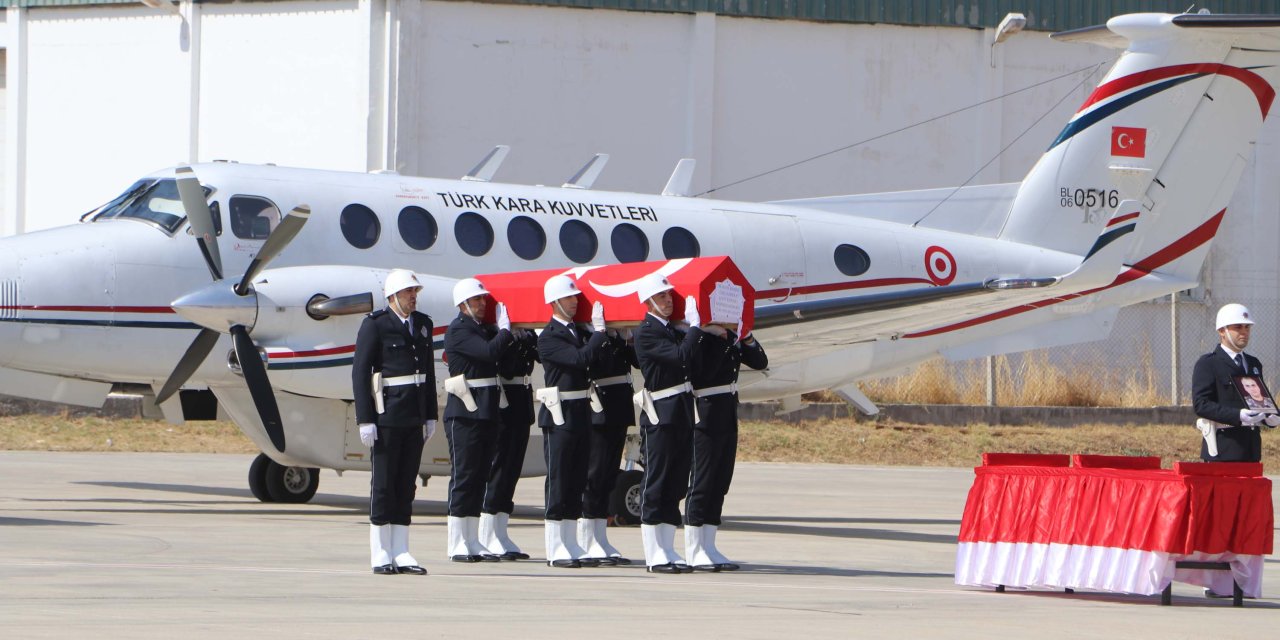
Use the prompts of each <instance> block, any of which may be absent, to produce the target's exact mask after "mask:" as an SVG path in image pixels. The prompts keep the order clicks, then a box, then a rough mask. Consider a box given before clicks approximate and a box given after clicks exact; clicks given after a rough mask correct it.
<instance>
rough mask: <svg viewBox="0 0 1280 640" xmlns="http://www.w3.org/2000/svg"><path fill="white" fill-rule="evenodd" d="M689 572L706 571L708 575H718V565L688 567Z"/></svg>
mask: <svg viewBox="0 0 1280 640" xmlns="http://www.w3.org/2000/svg"><path fill="white" fill-rule="evenodd" d="M689 570H690V571H707V572H709V573H719V571H720V565H718V564H695V565H690V566H689Z"/></svg>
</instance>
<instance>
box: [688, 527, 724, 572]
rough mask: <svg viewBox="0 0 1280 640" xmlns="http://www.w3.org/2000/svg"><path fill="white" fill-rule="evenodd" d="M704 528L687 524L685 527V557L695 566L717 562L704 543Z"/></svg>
mask: <svg viewBox="0 0 1280 640" xmlns="http://www.w3.org/2000/svg"><path fill="white" fill-rule="evenodd" d="M703 533H704V531H703V528H702V527H700V526H698V527H693V526H688V525H686V526H685V528H684V557H686V558H688V559H689V564H690V565H693V566H695V567H709V566H713V565H715V564H716V562H715V561H714V560H712V559H711V556H709V555H707V549H706V547H705V546H704V545H703Z"/></svg>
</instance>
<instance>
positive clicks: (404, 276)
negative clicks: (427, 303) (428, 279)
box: [382, 269, 422, 298]
mask: <svg viewBox="0 0 1280 640" xmlns="http://www.w3.org/2000/svg"><path fill="white" fill-rule="evenodd" d="M414 288H417V289H421V288H422V283H420V282H418V276H416V275H414V274H413V272H412V271H410V270H408V269H392V270H391V273H388V274H387V280H386V282H384V283H382V297H384V298H390V297H391V296H394V295H395V294H397V293H400V292H401V291H404V290H405V289H414Z"/></svg>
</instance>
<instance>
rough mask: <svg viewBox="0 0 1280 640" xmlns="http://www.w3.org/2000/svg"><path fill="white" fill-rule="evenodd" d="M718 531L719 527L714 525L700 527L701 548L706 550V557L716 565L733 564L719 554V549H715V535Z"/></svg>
mask: <svg viewBox="0 0 1280 640" xmlns="http://www.w3.org/2000/svg"><path fill="white" fill-rule="evenodd" d="M719 531H720V527H719V526H718V525H714V524H704V525H702V548H703V549H705V550H706V552H707V557H709V558H711V561H712V562H714V563H716V564H734V562H733V561H732V560H730V559H728V558H726V557H725V556H724V554H723V553H720V549H718V548H716V533H718V532H719Z"/></svg>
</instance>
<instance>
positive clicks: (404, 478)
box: [369, 426, 424, 526]
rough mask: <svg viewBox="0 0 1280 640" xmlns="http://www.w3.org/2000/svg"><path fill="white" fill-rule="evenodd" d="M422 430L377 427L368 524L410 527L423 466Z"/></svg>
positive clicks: (371, 458) (372, 458)
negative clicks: (420, 469) (419, 476)
mask: <svg viewBox="0 0 1280 640" xmlns="http://www.w3.org/2000/svg"><path fill="white" fill-rule="evenodd" d="M423 442H424V441H423V439H422V427H421V426H416V427H383V426H379V427H378V438H377V439H376V440H374V441H373V449H372V452H371V457H370V460H371V461H372V463H373V469H372V471H373V474H372V477H371V478H370V479H369V523H370V524H373V525H375V526H382V525H384V524H402V525H406V526H407V525H409V524H410V522H409V520H410V519H411V518H412V516H413V496H414V494H415V493H417V491H418V484H417V481H418V467H419V466H420V465H421V464H422V445H423Z"/></svg>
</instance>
